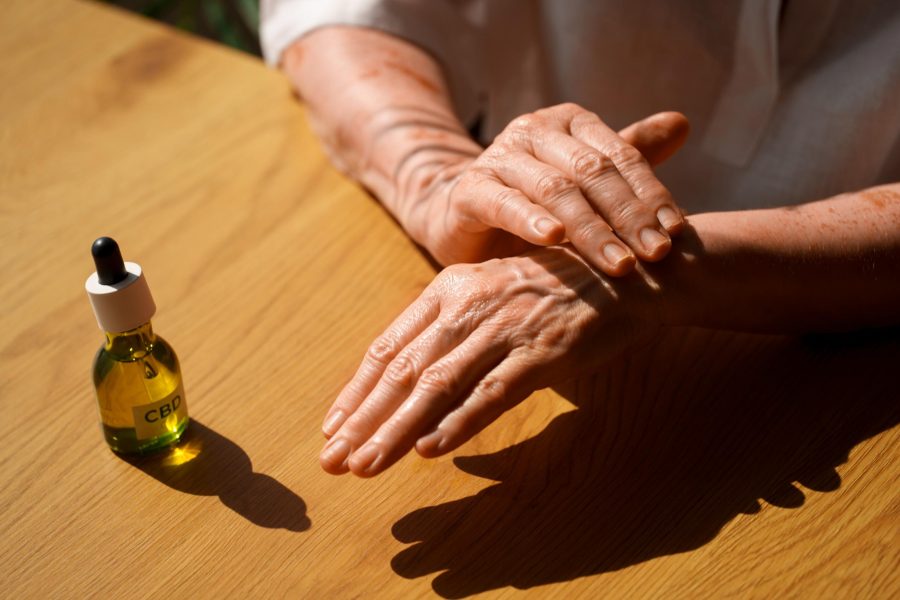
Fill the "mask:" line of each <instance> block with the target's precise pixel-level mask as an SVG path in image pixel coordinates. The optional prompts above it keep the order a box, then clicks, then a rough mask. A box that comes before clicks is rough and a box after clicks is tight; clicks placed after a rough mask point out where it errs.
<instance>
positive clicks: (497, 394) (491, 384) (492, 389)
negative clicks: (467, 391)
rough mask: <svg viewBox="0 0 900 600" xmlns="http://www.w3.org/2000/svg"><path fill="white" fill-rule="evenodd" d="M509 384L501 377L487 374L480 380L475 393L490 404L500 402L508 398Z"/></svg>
mask: <svg viewBox="0 0 900 600" xmlns="http://www.w3.org/2000/svg"><path fill="white" fill-rule="evenodd" d="M508 391H509V386H508V385H507V383H506V382H505V381H503V380H502V379H500V378H499V377H493V376H487V377H485V378H484V379H482V380H481V381H479V382H478V385H477V387H476V389H475V394H474V395H476V396H478V397H479V398H480V399H481V400H483V401H484V402H486V403H488V404H500V403H502V402H503V400H505V399H506V396H507V393H508Z"/></svg>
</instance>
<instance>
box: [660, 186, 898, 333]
mask: <svg viewBox="0 0 900 600" xmlns="http://www.w3.org/2000/svg"><path fill="white" fill-rule="evenodd" d="M688 221H689V223H690V229H691V231H690V232H688V234H687V235H685V236H683V238H682V239H681V240H679V243H678V246H677V247H676V248H674V249H673V256H670V257H669V258H668V259H667V260H666V261H664V262H663V263H660V264H658V265H651V266H648V267H647V273H648V274H649V275H650V277H651V278H652V279H654V280H655V281H656V283H657V284H658V285H659V290H660V291H659V295H660V297H661V298H662V299H663V305H664V307H665V312H666V320H667V321H668V322H670V323H673V324H688V325H698V326H702V327H713V328H722V329H735V330H745V331H766V332H785V333H787V332H812V331H840V330H848V329H856V328H862V327H871V326H884V325H894V324H898V323H900V184H891V185H886V186H881V187H878V188H871V189H868V190H864V191H861V192H856V193H849V194H843V195H840V196H835V197H833V198H830V199H827V200H822V201H819V202H812V203H809V204H804V205H800V206H796V207H789V208H778V209H768V210H750V211H737V212H727V213H706V214H698V215H695V216H693V217H690V218H689V219H688Z"/></svg>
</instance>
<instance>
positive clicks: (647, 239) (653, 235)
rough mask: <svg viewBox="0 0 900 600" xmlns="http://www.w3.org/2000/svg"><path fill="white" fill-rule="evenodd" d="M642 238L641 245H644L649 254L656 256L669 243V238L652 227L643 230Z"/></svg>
mask: <svg viewBox="0 0 900 600" xmlns="http://www.w3.org/2000/svg"><path fill="white" fill-rule="evenodd" d="M640 238H641V243H642V244H643V245H644V249H645V250H646V251H647V252H648V253H649V254H656V252H657V251H658V250H659V249H660V248H662V247H663V246H665V245H666V244H668V243H669V238H667V237H666V236H664V235H663V234H661V233H660V232H658V231H657V230H655V229H651V228H650V227H645V228H643V229H641V235H640Z"/></svg>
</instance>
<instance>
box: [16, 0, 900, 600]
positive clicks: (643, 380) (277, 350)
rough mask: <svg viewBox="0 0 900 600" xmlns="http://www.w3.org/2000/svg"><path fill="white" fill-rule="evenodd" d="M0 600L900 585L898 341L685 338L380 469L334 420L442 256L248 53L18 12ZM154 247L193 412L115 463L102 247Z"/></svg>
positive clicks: (67, 9)
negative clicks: (100, 319) (108, 419)
mask: <svg viewBox="0 0 900 600" xmlns="http://www.w3.org/2000/svg"><path fill="white" fill-rule="evenodd" d="M0 73H2V81H3V82H4V83H3V86H2V88H0V156H2V159H0V234H2V239H3V246H4V251H3V253H2V255H0V264H2V278H0V302H2V304H0V308H2V311H0V323H2V329H0V330H2V332H3V337H2V343H0V407H2V419H0V427H2V429H0V431H2V436H3V437H2V439H3V440H4V444H3V447H2V450H0V485H2V491H0V590H2V592H0V595H2V596H5V597H10V598H18V597H34V598H63V597H70V598H85V597H88V596H94V597H98V598H122V597H147V598H149V597H156V598H159V597H180V598H193V597H216V598H223V597H231V598H243V597H260V598H270V597H292V598H351V597H383V598H398V597H405V596H411V597H417V596H426V595H430V594H433V593H434V592H436V593H438V594H440V595H441V596H444V597H448V598H458V597H464V596H469V595H472V594H476V593H480V592H487V595H488V596H515V595H518V594H519V593H520V592H519V590H522V589H527V590H529V591H530V592H531V593H533V594H534V595H537V596H540V597H544V596H554V597H558V598H572V597H585V598H594V597H599V596H610V597H640V596H643V597H666V598H670V597H709V596H755V597H775V596H777V597H782V596H806V597H812V598H824V597H829V598H831V597H838V596H855V597H865V598H871V597H884V598H888V597H895V598H896V597H897V596H898V594H900V575H898V573H900V569H898V567H900V537H898V533H900V428H898V427H897V424H898V422H900V402H898V397H900V393H898V367H900V360H898V359H900V336H898V334H897V332H896V331H894V332H890V331H888V332H878V333H871V334H865V335H852V336H843V337H821V338H805V339H792V338H781V337H766V336H747V335H733V334H728V333H715V332H703V331H695V330H675V331H669V332H666V334H665V335H664V337H663V338H662V339H661V340H660V341H659V342H658V343H656V344H654V345H653V346H651V347H649V348H646V349H644V350H643V351H642V352H640V353H639V354H638V353H635V354H633V355H631V356H627V357H623V358H622V359H621V360H618V361H617V362H615V363H614V364H612V365H610V366H609V368H608V369H606V370H605V371H603V372H602V373H599V374H598V375H597V376H596V377H593V378H591V379H588V380H584V381H580V382H577V383H573V384H572V385H569V386H566V387H565V388H564V389H559V390H556V391H543V392H539V393H537V394H535V395H534V396H533V397H532V398H531V399H529V400H528V401H527V402H525V403H524V404H523V405H521V406H520V407H518V408H517V409H516V410H514V411H512V413H510V414H508V415H506V416H505V417H504V418H503V419H502V421H500V422H499V423H497V424H496V425H495V426H493V427H492V428H490V429H489V430H488V431H487V432H486V433H485V434H483V435H481V436H480V437H478V438H477V439H476V440H474V441H473V442H471V443H470V444H468V445H466V446H465V447H463V448H462V449H461V450H460V451H458V452H457V453H456V454H455V455H454V456H451V457H447V458H444V459H440V460H432V461H426V460H423V459H421V458H418V457H417V456H409V457H407V458H406V459H404V460H403V461H402V462H401V463H400V464H399V465H397V466H396V467H394V468H393V469H391V470H390V471H389V472H388V473H386V474H384V475H383V476H380V477H378V478H376V479H374V480H368V481H362V480H358V479H355V478H352V477H350V476H344V477H332V476H329V475H326V474H325V473H323V472H322V471H321V470H320V469H319V467H318V465H317V453H318V450H319V448H320V446H321V444H322V442H323V440H322V437H321V434H320V433H319V426H320V422H321V418H322V417H323V415H324V412H325V410H326V408H327V407H328V406H329V405H330V403H331V401H332V399H333V398H334V396H335V394H336V393H337V391H338V390H339V388H340V387H341V385H342V384H343V383H344V382H345V381H346V380H347V379H348V378H349V377H350V375H351V374H352V372H353V371H354V369H355V367H356V366H357V362H358V360H359V359H360V357H361V355H362V353H363V351H364V349H365V348H366V346H367V345H368V343H369V342H370V341H371V340H372V339H373V338H374V337H375V336H376V335H377V334H378V333H379V332H380V331H381V330H382V329H383V328H384V327H385V326H386V325H387V324H388V323H389V322H390V321H391V319H392V318H393V317H394V316H395V315H396V314H397V313H398V312H399V311H400V310H401V309H402V308H403V307H404V306H405V305H406V304H407V303H408V302H409V301H411V300H412V299H413V298H414V297H415V296H416V295H417V293H418V292H419V291H420V290H421V289H422V288H423V287H424V286H425V285H426V284H427V283H428V281H429V280H430V279H431V277H432V276H433V274H434V272H433V270H432V268H431V267H430V266H429V263H428V262H427V260H426V259H425V258H424V257H423V256H422V255H421V254H419V253H418V252H417V250H416V248H415V247H414V246H413V244H411V243H410V242H409V241H408V240H407V239H406V238H405V237H404V235H403V234H402V232H401V231H400V230H399V228H398V227H397V226H396V225H395V223H394V222H393V221H392V220H391V219H390V218H389V217H388V216H387V215H386V213H384V212H383V211H382V210H381V209H380V208H379V207H378V205H377V204H376V203H375V202H374V201H373V200H371V199H370V198H369V197H367V196H366V194H364V193H363V192H362V191H361V190H360V189H358V188H357V187H356V186H355V185H354V184H353V183H351V182H349V181H347V180H346V179H344V178H342V177H341V176H340V175H339V174H338V173H337V172H336V171H334V170H333V169H332V168H331V167H330V166H329V165H328V163H327V161H326V159H325V157H324V156H323V154H322V153H321V151H320V150H319V147H318V145H317V143H316V141H315V139H314V137H313V136H312V134H311V133H310V131H309V129H308V128H307V125H306V123H305V118H304V114H303V110H302V108H301V107H300V106H299V105H298V103H297V102H296V100H295V99H294V98H293V97H292V94H291V92H290V90H289V87H288V85H287V84H286V82H285V81H284V80H283V78H282V77H281V76H280V75H279V74H278V73H276V72H274V71H271V70H268V69H266V68H265V67H264V66H263V65H261V64H260V63H259V61H257V60H255V59H253V58H250V57H247V56H244V55H241V54H237V53H235V52H232V51H229V50H227V49H224V48H220V47H217V46H214V45H212V44H209V43H207V42H203V41H199V40H195V39H191V38H189V37H187V36H185V35H183V34H180V33H175V32H173V31H171V30H169V29H166V28H164V27H161V26H159V25H156V24H153V23H150V22H147V21H144V20H141V19H138V18H136V17H133V16H130V15H126V14H124V13H121V12H118V11H115V10H112V9H109V8H106V7H101V6H99V5H95V4H89V3H83V2H74V1H67V0H42V1H41V2H34V1H33V0H14V1H12V2H6V3H4V10H3V18H2V20H0ZM104 234H106V235H112V236H114V237H116V238H117V239H118V240H119V241H120V243H121V244H122V246H123V248H124V250H125V253H126V255H127V258H129V259H133V260H136V261H138V262H140V263H141V264H142V265H143V267H144V269H145V271H146V273H147V276H148V280H149V282H150V284H151V287H152V289H153V292H154V295H155V297H156V301H157V305H158V306H159V312H158V316H157V317H156V318H155V320H154V325H155V327H156V329H157V331H158V332H160V333H161V334H162V335H163V336H164V337H166V338H167V339H168V340H169V341H170V342H171V343H172V344H173V346H174V347H175V348H176V350H177V351H178V352H179V354H180V356H181V359H182V366H183V371H184V375H185V381H186V390H187V398H188V402H189V405H190V412H191V415H192V417H193V419H194V422H193V424H192V429H191V431H190V434H189V436H188V438H187V440H186V442H185V444H184V446H183V447H182V448H181V449H180V450H179V451H178V452H177V453H169V454H165V455H162V456H159V457H156V458H154V459H151V460H144V461H125V460H122V459H120V458H117V457H116V456H115V455H113V454H112V453H111V452H109V451H108V450H107V448H106V446H105V444H104V442H103V440H102V438H101V435H100V433H99V431H98V425H97V409H96V406H95V400H94V397H93V390H92V386H91V382H90V364H91V359H92V356H93V353H94V351H95V349H96V347H97V346H98V345H99V344H100V342H101V334H100V332H99V331H98V330H97V328H96V324H95V322H94V320H93V316H92V314H91V311H90V308H89V306H88V302H87V298H86V297H85V294H84V291H83V288H82V286H83V283H84V279H85V277H86V276H87V275H88V274H89V273H90V272H91V270H92V266H91V261H90V257H89V246H90V243H91V241H92V240H93V239H94V238H95V237H97V236H99V235H104Z"/></svg>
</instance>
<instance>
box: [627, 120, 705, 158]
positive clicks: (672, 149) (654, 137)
mask: <svg viewBox="0 0 900 600" xmlns="http://www.w3.org/2000/svg"><path fill="white" fill-rule="evenodd" d="M690 130H691V125H690V122H689V121H688V119H687V117H685V116H684V115H683V114H681V113H679V112H671V111H670V112H661V113H656V114H655V115H650V116H649V117H647V118H646V119H642V120H640V121H637V122H636V123H632V124H631V125H629V126H628V127H626V128H625V129H622V130H621V131H619V137H620V138H622V139H623V140H625V142H626V143H628V144H631V145H632V146H634V147H635V148H637V149H638V151H639V152H640V153H641V154H643V155H644V159H645V160H646V161H647V162H648V163H650V166H651V167H655V166H656V165H659V164H662V163H663V162H665V161H666V160H667V159H668V158H669V157H670V156H672V155H673V154H675V153H676V152H677V151H678V149H679V148H681V147H682V146H683V145H684V142H685V140H687V137H688V134H689V133H690Z"/></svg>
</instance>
